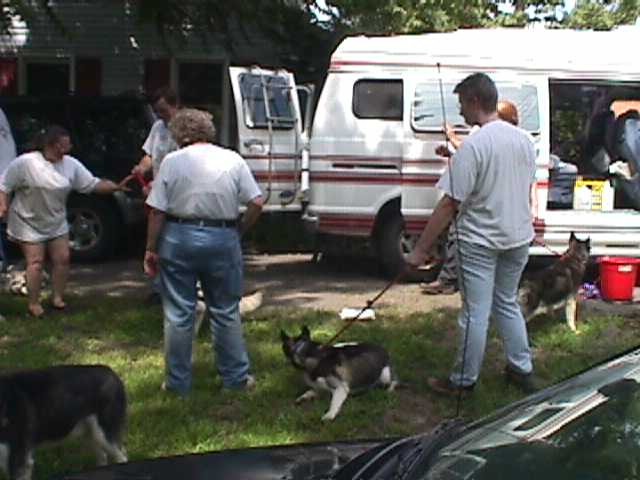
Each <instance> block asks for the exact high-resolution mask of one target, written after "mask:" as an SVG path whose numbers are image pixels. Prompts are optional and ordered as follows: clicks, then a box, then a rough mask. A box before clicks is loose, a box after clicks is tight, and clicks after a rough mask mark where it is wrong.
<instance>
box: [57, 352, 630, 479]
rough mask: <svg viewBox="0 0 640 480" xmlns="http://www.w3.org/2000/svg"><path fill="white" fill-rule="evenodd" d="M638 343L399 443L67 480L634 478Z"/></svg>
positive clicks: (194, 461) (183, 463)
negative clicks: (488, 411) (471, 417)
mask: <svg viewBox="0 0 640 480" xmlns="http://www.w3.org/2000/svg"><path fill="white" fill-rule="evenodd" d="M638 459H640V348H638V347H636V348H635V349H634V350H632V351H629V352H627V353H625V354H623V355H621V356H618V357H616V358H614V359H612V360H609V361H606V362H604V363H602V364H600V365H599V366H597V367H594V368H591V369H589V370H587V371H585V372H584V373H581V374H578V375H575V376H573V377H572V378H570V379H569V380H566V381H564V382H562V383H560V384H558V385H556V386H553V387H549V388H547V389H545V390H542V391H540V392H538V393H536V394H534V395H532V396H529V397H526V398H524V399H523V400H520V401H518V402H516V403H513V404H511V405H508V406H507V407H504V408H502V409H500V410H499V411H497V412H496V413H495V414H493V415H490V416H489V417H486V418H484V419H482V420H479V421H476V422H473V423H470V424H464V423H463V422H461V421H457V420H452V421H447V422H444V423H443V424H441V425H440V426H439V427H438V428H436V429H435V430H434V431H432V432H429V433H426V434H424V435H416V436H412V437H407V438H401V439H384V440H377V441H376V440H370V441H363V442H336V443H331V444H326V443H325V444H308V445H291V446H276V447H265V448H252V449H243V450H228V451H220V452H212V453H204V454H197V455H185V456H180V457H172V458H161V459H155V460H147V461H140V462H131V463H128V464H121V465H113V466H109V467H104V468H99V469H96V470H93V471H90V472H85V473H77V474H73V475H67V476H64V477H62V478H63V479H65V480H120V479H129V480H133V479H154V480H164V479H166V480H169V479H176V478H180V479H183V480H204V479H207V480H208V479H211V478H224V479H227V478H228V479H243V480H262V479H264V480H266V479H288V480H297V479H307V480H308V479H315V480H320V479H324V480H328V479H333V480H353V479H359V480H374V479H376V480H381V479H398V480H402V479H404V480H418V479H421V480H459V479H466V480H485V479H486V480H489V479H491V480H494V479H516V480H521V479H529V478H531V479H545V480H554V479H558V480H560V479H563V480H565V479H590V480H604V479H611V480H614V479H615V480H619V479H623V478H638V476H639V473H638V472H639V471H640V466H639V465H640V464H639V460H638Z"/></svg>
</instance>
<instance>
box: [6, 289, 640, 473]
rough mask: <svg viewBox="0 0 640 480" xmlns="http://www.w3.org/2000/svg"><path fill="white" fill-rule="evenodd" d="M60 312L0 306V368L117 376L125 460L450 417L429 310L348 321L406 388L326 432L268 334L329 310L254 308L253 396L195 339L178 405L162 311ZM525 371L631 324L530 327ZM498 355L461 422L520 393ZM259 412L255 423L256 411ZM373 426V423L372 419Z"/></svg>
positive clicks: (74, 304)
mask: <svg viewBox="0 0 640 480" xmlns="http://www.w3.org/2000/svg"><path fill="white" fill-rule="evenodd" d="M68 301H69V305H70V307H69V308H70V312H68V313H66V314H61V313H51V314H50V315H49V316H48V317H47V318H45V319H42V320H34V319H30V318H27V317H26V316H25V315H24V314H23V313H22V312H24V311H25V310H26V303H25V300H24V299H22V298H20V299H16V298H6V297H5V298H3V302H2V309H1V311H2V312H3V313H4V314H5V315H6V317H7V321H6V322H3V323H0V370H7V369H15V368H31V367H44V366H47V365H53V364H59V363H67V364H69V363H84V364H88V363H105V364H108V365H110V366H111V367H112V368H113V369H114V370H115V371H116V372H118V374H119V375H120V376H122V378H123V380H124V382H125V385H126V387H127V393H128V397H129V428H128V435H127V441H126V447H127V451H128V453H129V456H130V459H131V460H140V459H145V458H152V457H159V456H166V455H175V454H186V453H192V452H205V451H210V450H217V449H224V448H240V447H248V446H261V445H270V444H278V443H294V442H313V441H331V440H337V439H349V438H374V437H385V436H396V435H406V434H412V433H418V432H423V431H427V430H429V429H430V428H431V427H433V426H434V425H435V424H436V423H437V422H438V421H439V420H441V419H442V418H443V417H450V416H453V415H455V414H456V401H455V400H454V399H449V398H442V397H438V396H437V395H434V394H433V393H432V392H430V391H429V390H428V389H427V387H426V380H427V378H428V377H429V376H433V375H436V376H439V375H446V374H447V373H448V372H449V368H450V366H451V364H452V363H453V360H454V355H455V351H456V345H457V328H456V324H457V322H456V312H455V311H454V310H447V309H443V310H433V311H430V312H425V313H423V314H412V315H403V314H402V313H401V312H396V311H394V310H390V311H385V310H384V309H379V310H378V313H379V315H378V317H377V319H376V320H375V321H374V322H368V323H357V324H355V325H354V326H353V327H352V328H351V329H349V330H348V331H347V332H346V333H345V334H344V336H343V338H342V339H341V340H345V341H348V340H359V341H370V342H376V343H380V344H382V345H384V346H385V347H386V348H387V349H388V350H389V352H390V354H391V357H392V359H393V361H394V365H395V368H396V370H397V372H398V375H399V376H400V379H401V380H402V382H403V383H404V384H405V385H406V388H404V389H401V390H399V391H397V392H395V393H393V394H389V393H387V392H385V391H373V392H369V393H367V394H366V395H359V396H354V397H351V398H349V400H348V401H347V402H346V403H345V405H344V407H343V412H342V413H341V415H340V416H338V418H337V419H336V420H335V421H334V422H332V423H330V424H321V423H320V422H319V419H320V417H321V415H322V414H323V413H324V412H325V411H326V409H327V408H328V403H329V398H328V396H321V397H320V398H319V399H318V400H316V401H315V402H311V403H307V404H304V405H300V406H294V404H293V400H294V399H295V398H296V396H297V395H298V394H299V393H301V391H302V390H303V389H304V385H303V381H302V379H301V376H300V373H299V372H298V371H297V370H295V369H293V368H292V367H291V366H290V365H289V364H288V362H287V361H286V359H285V358H284V355H283V354H282V350H281V346H280V339H279V332H280V329H284V330H286V331H287V332H288V333H290V334H297V332H298V331H299V329H300V327H301V326H302V325H307V326H308V327H309V328H310V329H311V331H312V334H313V336H314V337H315V338H317V339H319V340H320V341H326V340H328V339H329V338H330V337H331V336H332V335H333V334H334V333H335V332H336V331H337V330H338V329H340V328H341V327H342V326H343V325H344V323H343V322H342V321H341V320H339V318H338V316H337V315H336V314H335V313H331V312H322V311H314V310H304V309H274V308H263V309H260V310H258V311H256V312H254V313H253V315H251V316H249V317H248V318H245V322H244V325H245V335H246V339H247V344H248V347H249V351H250V356H251V360H252V365H253V372H254V373H255V375H256V377H257V380H258V387H257V389H256V391H254V392H251V393H249V394H244V393H238V392H227V391H223V390H222V389H221V382H220V379H219V378H218V377H217V375H216V374H215V366H214V360H213V357H212V353H211V343H210V337H209V332H208V331H205V330H204V329H203V331H202V332H201V333H200V336H199V337H198V338H197V340H196V343H195V351H194V390H193V392H192V394H191V395H190V396H189V397H188V398H187V399H184V400H181V399H179V398H177V397H175V396H172V395H170V394H167V393H164V392H162V391H160V389H159V386H160V383H161V382H162V380H163V371H164V366H163V340H162V315H161V311H160V309H159V308H158V307H154V308H149V307H146V306H142V305H140V303H139V301H138V300H137V299H104V298H103V299H96V298H77V297H75V298H74V297H73V296H71V297H69V298H68ZM530 327H531V328H530V334H531V337H532V340H533V343H534V345H535V347H534V352H535V360H536V369H537V372H538V374H539V375H540V377H541V379H542V380H543V382H544V383H545V384H551V383H553V382H555V381H558V380H560V379H563V378H565V377H567V376H569V375H571V374H573V373H575V372H577V371H581V370H583V369H584V368H586V367H587V366H589V365H592V364H594V363H596V362H599V361H601V360H603V359H605V358H608V357H610V356H611V355H612V354H614V353H615V352H619V351H622V350H624V349H627V348H629V347H630V346H632V345H635V344H636V343H637V338H638V334H639V333H640V324H638V322H636V321H634V320H633V319H624V318H619V317H598V318H589V319H588V320H586V321H583V322H581V323H580V324H579V328H580V335H575V334H574V333H572V332H570V331H569V330H568V329H567V328H566V325H565V324H564V322H562V321H559V319H557V318H550V317H541V318H539V319H537V320H535V321H534V323H533V324H531V325H530ZM503 367H504V353H503V350H502V345H501V342H500V340H499V338H497V335H495V333H492V334H491V335H490V338H489V341H488V344H487V355H486V358H485V362H484V367H483V371H482V376H481V379H480V381H479V383H478V386H477V388H476V390H475V392H474V394H473V395H472V396H471V397H470V398H469V399H468V400H466V401H465V402H464V403H463V404H462V411H461V413H462V415H463V416H464V417H466V418H468V419H475V418H479V417H481V416H484V415H486V414H488V413H489V412H491V411H493V410H494V409H496V408H498V407H500V406H503V405H505V404H507V403H509V402H511V401H514V400H517V399H518V398H521V397H522V393H521V392H520V391H518V390H517V389H515V388H513V387H510V386H505V383H504V379H503V377H502V369H503ZM265 411H268V412H270V414H269V415H265V414H264V412H265ZM372 419H378V420H379V421H378V420H376V421H372ZM93 466H94V458H93V455H92V453H91V452H87V451H86V449H85V448H84V446H83V445H82V443H81V441H76V442H75V443H71V444H68V443H65V444H62V445H60V446H53V447H46V448H42V449H39V450H38V451H37V452H36V467H35V476H34V478H35V479H45V478H50V477H51V476H53V475H60V474H62V473H63V472H72V471H79V470H83V469H88V468H93Z"/></svg>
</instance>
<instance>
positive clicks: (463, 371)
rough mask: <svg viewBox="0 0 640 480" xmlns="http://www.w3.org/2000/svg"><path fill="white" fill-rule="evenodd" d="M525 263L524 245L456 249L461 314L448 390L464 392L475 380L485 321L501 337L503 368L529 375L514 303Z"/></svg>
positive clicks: (526, 349)
mask: <svg viewBox="0 0 640 480" xmlns="http://www.w3.org/2000/svg"><path fill="white" fill-rule="evenodd" d="M528 258H529V245H522V246H520V247H516V248H512V249H509V250H494V249H490V248H487V247H483V246H481V245H478V244H474V243H469V242H465V241H461V242H460V243H459V244H458V268H459V272H460V277H459V279H458V285H459V287H460V292H461V294H462V310H461V311H460V316H459V317H458V326H459V330H460V344H459V348H458V358H457V361H456V366H455V367H454V370H453V372H452V373H451V376H450V377H449V378H450V380H451V382H452V383H453V384H455V385H460V386H469V385H473V384H474V383H476V381H477V380H478V375H479V374H480V368H481V366H482V360H483V358H484V351H485V345H486V341H487V331H488V328H489V318H490V317H491V318H492V319H493V320H494V321H495V322H496V327H497V329H498V332H499V333H500V336H501V337H502V341H503V343H504V349H505V353H506V356H507V362H508V365H509V366H510V367H511V368H512V369H513V370H515V371H516V372H519V373H522V374H528V373H531V371H532V369H533V365H532V361H531V349H530V348H529V339H528V336H527V327H526V324H525V320H524V317H523V316H522V312H521V310H520V306H519V305H518V302H517V295H518V284H519V282H520V277H521V276H522V271H523V270H524V267H525V266H526V264H527V260H528ZM467 329H468V330H467ZM465 338H466V344H467V348H466V352H465V351H464V343H465ZM463 352H464V366H463V361H462V359H463Z"/></svg>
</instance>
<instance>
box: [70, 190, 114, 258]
mask: <svg viewBox="0 0 640 480" xmlns="http://www.w3.org/2000/svg"><path fill="white" fill-rule="evenodd" d="M109 207H110V205H109V204H108V203H107V202H104V201H100V200H98V199H95V198H93V197H91V196H83V197H80V196H78V197H74V198H70V199H69V203H68V205H67V221H68V222H69V246H70V248H71V255H72V257H73V258H74V259H75V260H80V261H96V260H104V259H106V258H107V257H109V256H110V255H112V254H113V252H114V251H115V247H116V241H117V239H118V234H117V232H118V218H117V215H116V213H115V212H113V208H109Z"/></svg>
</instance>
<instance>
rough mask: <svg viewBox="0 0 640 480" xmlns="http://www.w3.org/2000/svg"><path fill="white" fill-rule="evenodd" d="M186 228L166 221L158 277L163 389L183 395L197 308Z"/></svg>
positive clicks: (188, 387) (188, 384)
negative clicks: (162, 342) (163, 347)
mask: <svg viewBox="0 0 640 480" xmlns="http://www.w3.org/2000/svg"><path fill="white" fill-rule="evenodd" d="M190 240H191V239H190V237H189V231H188V227H185V226H183V225H176V224H167V225H165V228H164V230H163V233H162V239H161V241H160V248H159V255H160V277H161V282H162V309H163V312H164V346H165V369H166V376H167V378H166V383H165V385H166V388H167V389H168V390H171V391H174V392H177V393H179V394H181V395H186V394H187V393H189V391H190V390H191V385H192V375H191V355H192V337H193V325H194V322H195V308H196V300H197V295H196V273H195V271H194V269H193V262H192V254H191V249H190V247H191V241H190Z"/></svg>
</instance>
